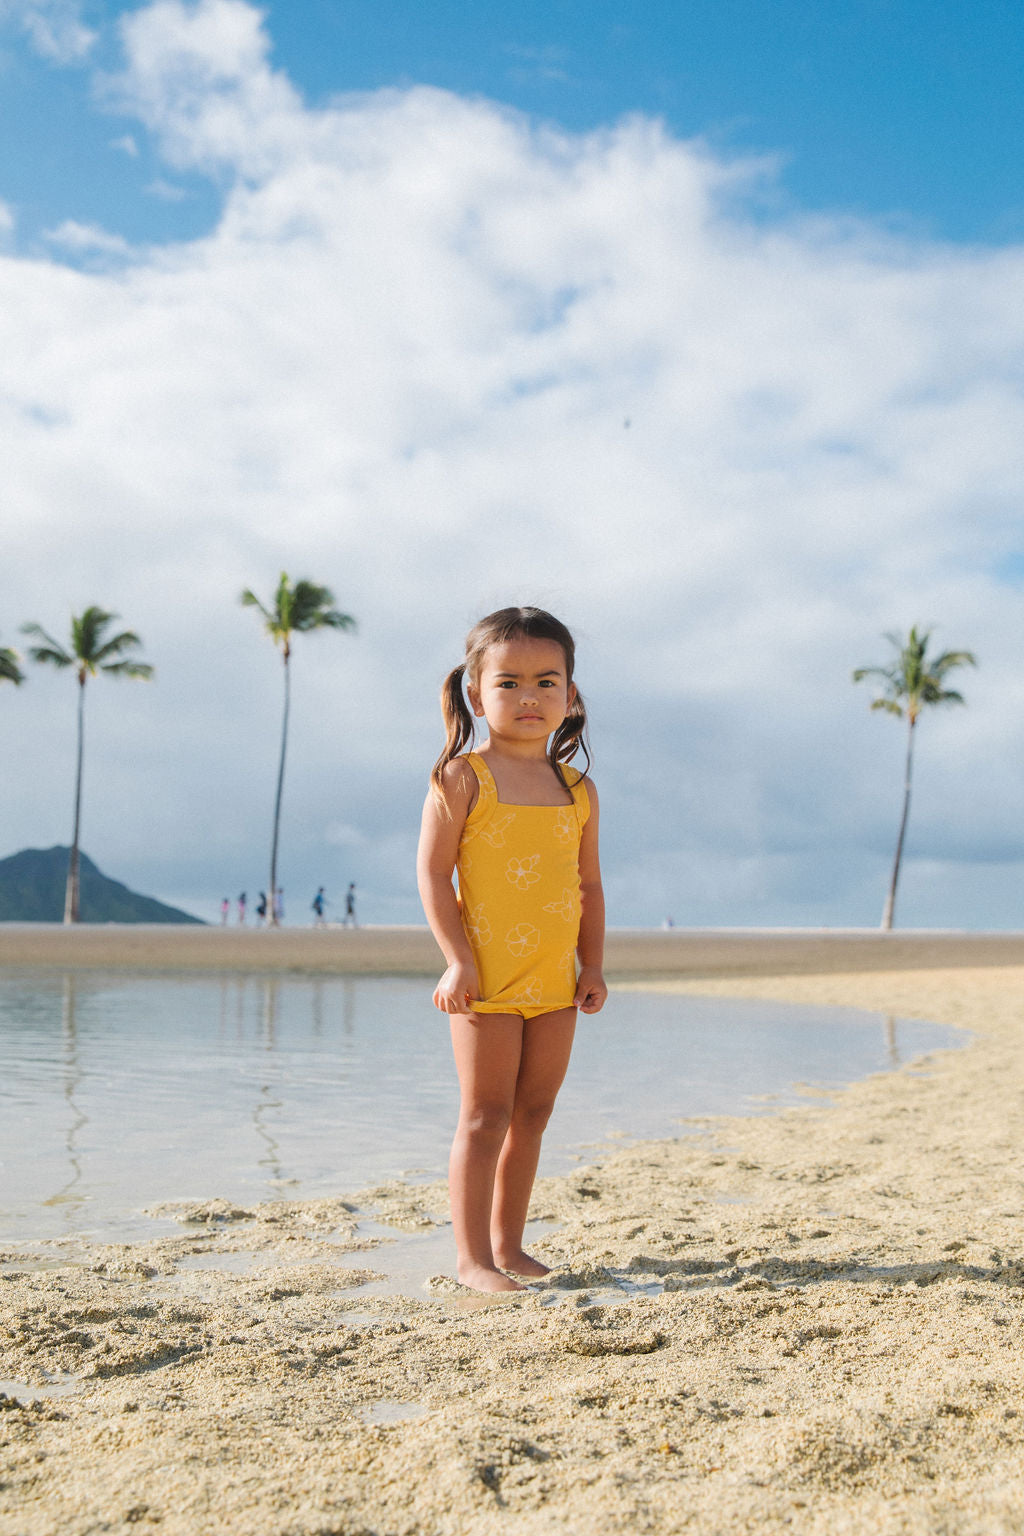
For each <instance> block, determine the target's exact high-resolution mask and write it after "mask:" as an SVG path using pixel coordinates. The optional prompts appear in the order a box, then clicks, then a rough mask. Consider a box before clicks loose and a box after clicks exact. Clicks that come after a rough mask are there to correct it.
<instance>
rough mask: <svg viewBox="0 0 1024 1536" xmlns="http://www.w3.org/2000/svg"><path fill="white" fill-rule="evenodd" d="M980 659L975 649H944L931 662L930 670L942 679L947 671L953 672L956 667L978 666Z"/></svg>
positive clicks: (934, 675) (935, 676) (933, 674)
mask: <svg viewBox="0 0 1024 1536" xmlns="http://www.w3.org/2000/svg"><path fill="white" fill-rule="evenodd" d="M977 665H978V659H977V657H976V656H975V654H974V652H973V651H943V653H942V655H941V656H936V658H935V660H934V661H933V662H932V663H931V664H930V667H929V671H930V672H931V674H932V676H933V677H934V678H937V679H939V680H940V681H941V679H942V678H944V677H945V675H946V673H947V672H952V670H953V668H954V667H976V666H977Z"/></svg>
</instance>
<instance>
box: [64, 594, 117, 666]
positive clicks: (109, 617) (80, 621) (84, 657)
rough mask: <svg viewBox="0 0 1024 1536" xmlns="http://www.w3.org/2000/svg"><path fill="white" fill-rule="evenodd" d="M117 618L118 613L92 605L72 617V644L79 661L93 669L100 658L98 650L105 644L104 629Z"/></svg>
mask: <svg viewBox="0 0 1024 1536" xmlns="http://www.w3.org/2000/svg"><path fill="white" fill-rule="evenodd" d="M116 618H117V614H116V613H107V611H106V609H104V608H97V607H96V606H95V604H94V605H92V606H91V607H89V608H86V609H85V611H84V613H81V614H79V615H78V616H77V617H76V616H74V615H72V619H71V644H72V649H73V651H74V654H75V658H76V660H77V661H80V662H81V663H82V664H83V665H84V666H86V667H88V669H89V670H90V672H91V671H93V670H94V669H95V666H96V663H97V661H98V659H99V657H98V652H99V651H100V650H101V649H102V645H103V631H104V630H105V629H106V627H107V625H108V624H111V623H113V621H114V619H116Z"/></svg>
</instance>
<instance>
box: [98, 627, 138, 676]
mask: <svg viewBox="0 0 1024 1536" xmlns="http://www.w3.org/2000/svg"><path fill="white" fill-rule="evenodd" d="M141 644H142V641H141V640H140V639H139V637H138V635H137V634H136V633H135V631H134V630H133V629H125V630H122V631H121V633H120V634H119V635H114V637H113V639H111V640H105V641H104V643H103V644H102V645H100V646H98V647H97V648H96V650H95V652H94V653H93V658H92V659H93V662H94V664H95V665H97V666H103V664H104V663H105V661H106V659H107V657H108V656H119V655H120V654H121V653H122V652H123V651H134V650H136V649H137V648H138V647H139V646H140V645H141ZM104 670H105V671H106V670H107V669H106V668H105V667H104Z"/></svg>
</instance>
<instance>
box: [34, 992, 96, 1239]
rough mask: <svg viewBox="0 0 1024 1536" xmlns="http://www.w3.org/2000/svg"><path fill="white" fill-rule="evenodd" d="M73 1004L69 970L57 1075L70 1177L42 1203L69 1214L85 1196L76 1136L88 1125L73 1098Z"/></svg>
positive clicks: (76, 1077)
mask: <svg viewBox="0 0 1024 1536" xmlns="http://www.w3.org/2000/svg"><path fill="white" fill-rule="evenodd" d="M76 1005H77V995H76V984H75V976H74V975H73V974H70V973H69V974H68V975H66V976H65V977H64V978H63V985H62V993H61V1015H60V1040H61V1048H60V1054H61V1073H60V1077H61V1085H62V1093H63V1097H64V1102H65V1104H66V1106H67V1111H68V1114H67V1126H66V1129H65V1132H64V1150H65V1152H66V1154H67V1163H68V1167H69V1168H70V1177H69V1178H68V1179H67V1180H66V1181H65V1183H64V1184H62V1186H61V1187H60V1189H58V1190H57V1191H56V1193H54V1194H52V1195H50V1196H49V1197H48V1198H47V1199H46V1200H44V1201H43V1204H44V1205H48V1206H64V1207H65V1208H66V1211H67V1214H68V1215H69V1216H70V1215H71V1213H72V1211H73V1210H75V1209H77V1207H79V1206H81V1205H82V1204H83V1200H84V1195H83V1194H82V1192H81V1191H80V1189H79V1186H80V1185H81V1183H82V1161H81V1157H80V1155H79V1147H78V1138H79V1134H80V1133H81V1132H82V1131H83V1130H84V1129H85V1127H86V1126H87V1125H88V1124H89V1117H88V1115H87V1114H86V1113H85V1110H84V1109H83V1108H82V1106H81V1105H80V1104H79V1103H78V1101H77V1099H76V1097H75V1094H76V1090H77V1089H78V1087H79V1084H80V1083H81V1081H82V1069H81V1067H80V1065H79V1060H78V1027H77V1018H76Z"/></svg>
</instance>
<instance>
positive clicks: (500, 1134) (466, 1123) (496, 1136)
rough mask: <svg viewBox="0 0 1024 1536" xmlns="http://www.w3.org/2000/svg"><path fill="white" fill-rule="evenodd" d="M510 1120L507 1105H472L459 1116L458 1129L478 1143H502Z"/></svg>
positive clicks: (509, 1110)
mask: <svg viewBox="0 0 1024 1536" xmlns="http://www.w3.org/2000/svg"><path fill="white" fill-rule="evenodd" d="M511 1120H512V1111H511V1109H510V1107H509V1105H508V1104H504V1103H501V1104H487V1103H483V1104H474V1105H472V1106H471V1107H470V1108H468V1109H464V1110H463V1111H462V1113H461V1115H460V1116H459V1129H460V1131H462V1133H463V1134H464V1135H466V1136H470V1137H472V1138H473V1139H474V1140H480V1141H491V1140H494V1141H502V1140H504V1137H505V1133H506V1131H507V1130H508V1128H509V1125H510V1123H511Z"/></svg>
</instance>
